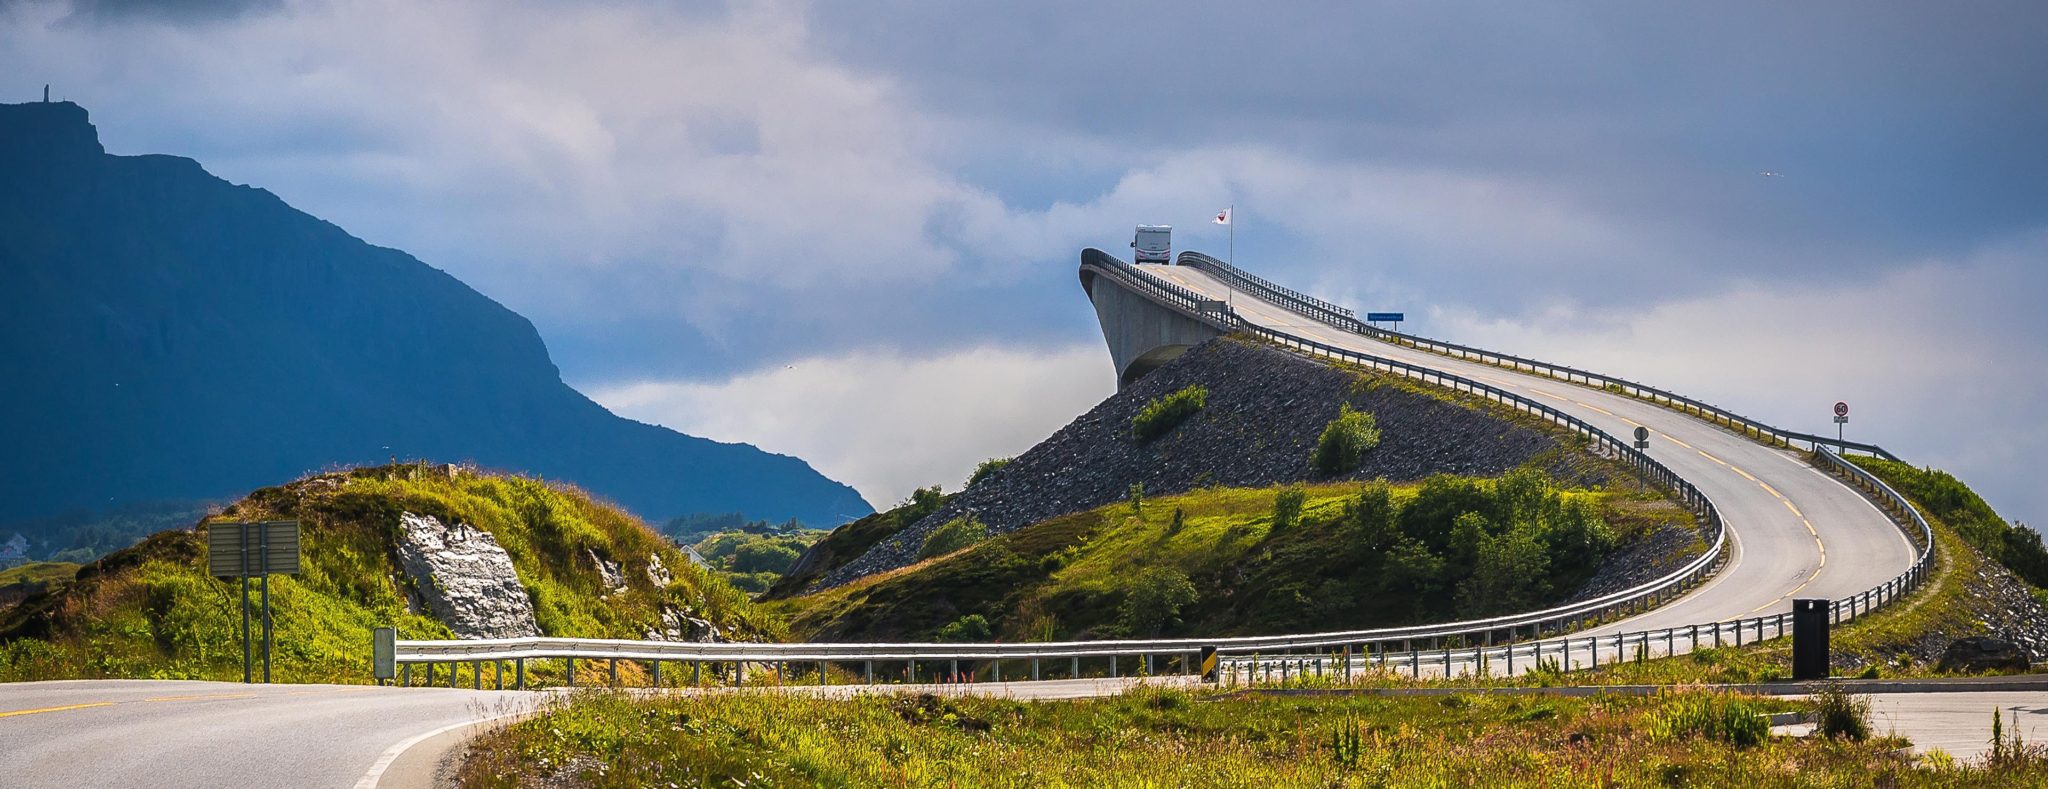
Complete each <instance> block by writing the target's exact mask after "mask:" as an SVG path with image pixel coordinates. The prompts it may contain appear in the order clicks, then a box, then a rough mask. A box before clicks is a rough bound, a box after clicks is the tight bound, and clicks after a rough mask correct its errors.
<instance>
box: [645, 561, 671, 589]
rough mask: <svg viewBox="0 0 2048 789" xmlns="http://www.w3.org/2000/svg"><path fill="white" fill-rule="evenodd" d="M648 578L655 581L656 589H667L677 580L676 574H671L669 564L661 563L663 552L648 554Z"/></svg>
mask: <svg viewBox="0 0 2048 789" xmlns="http://www.w3.org/2000/svg"><path fill="white" fill-rule="evenodd" d="M647 580H648V581H651V582H653V584H654V588H656V589H667V588H668V585H669V584H671V583H674V582H675V580H676V579H675V576H674V575H671V574H669V571H668V565H666V564H662V563H661V554H658V553H650V554H647Z"/></svg>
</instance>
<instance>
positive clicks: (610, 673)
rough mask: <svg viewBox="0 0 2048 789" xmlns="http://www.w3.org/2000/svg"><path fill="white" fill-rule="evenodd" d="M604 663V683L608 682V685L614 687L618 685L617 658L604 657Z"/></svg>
mask: <svg viewBox="0 0 2048 789" xmlns="http://www.w3.org/2000/svg"><path fill="white" fill-rule="evenodd" d="M604 665H605V676H606V679H605V682H606V684H608V685H610V686H611V687H614V688H616V687H618V686H619V659H618V658H606V659H605V661H604Z"/></svg>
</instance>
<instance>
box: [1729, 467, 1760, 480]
mask: <svg viewBox="0 0 2048 789" xmlns="http://www.w3.org/2000/svg"><path fill="white" fill-rule="evenodd" d="M1729 468H1732V469H1735V473H1737V474H1741V475H1742V478H1743V479H1746V480H1749V481H1751V482H1762V481H1763V480H1760V479H1757V478H1756V477H1752V476H1750V475H1749V472H1747V471H1743V470H1742V467H1741V466H1734V465H1731V466H1729Z"/></svg>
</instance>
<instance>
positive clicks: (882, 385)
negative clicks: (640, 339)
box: [588, 344, 1116, 507]
mask: <svg viewBox="0 0 2048 789" xmlns="http://www.w3.org/2000/svg"><path fill="white" fill-rule="evenodd" d="M1115 390H1116V377H1115V375H1114V374H1113V373H1112V371H1111V369H1110V363H1109V353H1108V351H1107V350H1105V349H1103V348H1102V347H1101V346H1100V344H1097V345H1085V346H1075V347H1069V348H1063V349H1058V350H1055V351H1051V352H1044V353H1038V352H1021V351H1018V350H1014V349H1007V348H997V347H985V348H976V349H971V350H966V351H959V352H955V353H949V354H945V355H942V356H936V357H928V358H915V359H913V358H906V357H904V356H901V355H897V354H891V353H878V352H862V353H856V354H851V355H846V356H831V357H814V358H808V359H803V360H799V361H797V362H795V363H793V364H789V365H785V366H779V367H775V368H771V369H764V370H758V371H754V372H749V373H746V374H743V375H740V376H737V377H734V378H731V379H729V380H725V381H721V382H713V383H702V382H688V381H642V382H637V383H625V384H615V385H608V386H595V387H590V388H589V389H588V391H589V392H590V393H591V397H592V399H595V400H597V401H598V402H599V403H602V404H604V405H605V407H607V408H610V409H612V411H614V412H616V413H618V414H621V415H624V416H627V417H631V418H634V419H639V420H642V421H646V422H653V423H656V424H660V425H665V426H667V427H671V428H674V429H676V430H680V431H683V432H685V433H689V434H692V435H699V436H705V437H708V438H713V439H718V440H722V441H746V442H748V443H752V444H754V445H756V446H759V447H760V448H762V449H765V450H768V451H770V452H780V453H786V454H794V455H797V456H799V457H802V458H805V459H806V460H809V461H810V462H811V465H812V466H814V467H816V468H817V469H818V470H819V471H822V472H824V473H825V474H826V475H827V476H830V477H832V478H834V479H838V480H842V481H844V482H846V483H847V484H849V485H852V486H853V487H854V488H855V489H856V490H859V491H860V492H861V495H862V496H865V497H867V499H868V501H869V502H871V503H873V504H875V505H876V506H878V507H887V506H888V505H890V504H893V503H895V502H897V501H900V500H903V499H904V498H907V497H908V496H909V495H910V492H911V491H912V490H914V489H916V488H919V487H924V486H927V485H931V484H934V483H937V484H942V485H944V486H945V487H946V488H947V489H948V490H958V489H959V487H960V485H961V483H963V482H964V481H965V480H966V479H967V475H968V473H969V472H971V471H973V469H974V466H975V464H977V463H979V462H981V461H982V460H986V459H988V458H991V457H1009V456H1014V455H1016V454H1018V453H1021V452H1023V451H1024V450H1026V449H1030V448H1031V447H1032V446H1034V445H1036V444H1037V443H1038V442H1039V441H1042V440H1044V439H1045V438H1046V437H1047V436H1050V435H1052V433H1053V432H1054V431H1056V430H1058V429H1059V428H1060V427H1061V426H1062V425H1065V424H1066V423H1068V422H1070V421H1072V420H1073V419H1074V418H1075V417H1077V416H1079V415H1081V414H1082V413H1083V412H1086V411H1087V410H1088V409H1089V408H1092V407H1094V406H1095V404H1096V403H1097V402H1099V401H1100V400H1102V399H1103V398H1104V397H1107V396H1109V395H1110V394H1112V393H1114V392H1115Z"/></svg>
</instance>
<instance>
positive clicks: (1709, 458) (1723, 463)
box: [1693, 449, 1728, 466]
mask: <svg viewBox="0 0 2048 789" xmlns="http://www.w3.org/2000/svg"><path fill="white" fill-rule="evenodd" d="M1693 451H1694V452H1699V453H1700V457H1703V458H1706V459H1708V460H1711V461H1714V462H1715V463H1719V464H1721V465H1723V466H1726V465H1728V461H1725V460H1722V459H1720V458H1717V457H1714V456H1713V455H1709V454H1707V453H1706V452H1704V451H1701V450H1698V449H1695V450H1693Z"/></svg>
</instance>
